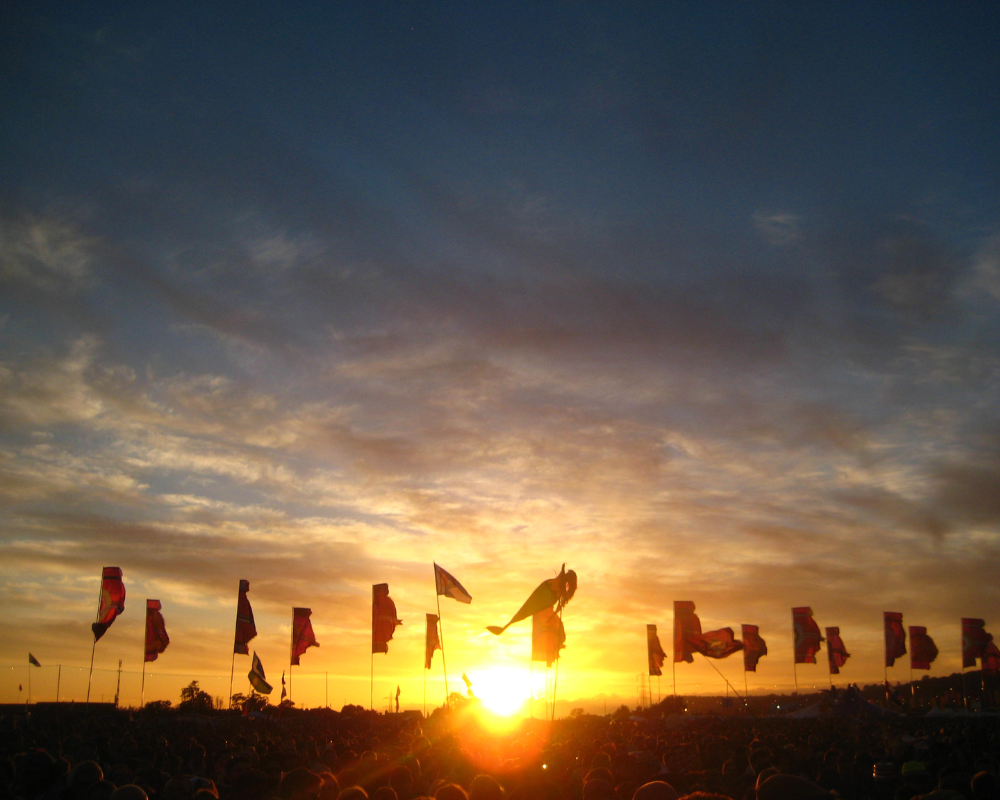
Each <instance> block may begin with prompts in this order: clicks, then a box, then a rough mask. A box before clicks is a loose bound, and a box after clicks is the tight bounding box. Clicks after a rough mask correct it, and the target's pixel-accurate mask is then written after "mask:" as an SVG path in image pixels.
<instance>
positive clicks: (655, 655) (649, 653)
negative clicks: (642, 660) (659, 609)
mask: <svg viewBox="0 0 1000 800" xmlns="http://www.w3.org/2000/svg"><path fill="white" fill-rule="evenodd" d="M666 658H667V654H666V653H664V652H663V647H662V646H661V645H660V637H659V636H657V634H656V626H655V625H647V626H646V661H647V662H648V663H649V674H650V675H662V674H663V662H664V661H665V660H666Z"/></svg>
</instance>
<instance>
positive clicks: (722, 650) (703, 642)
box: [689, 628, 743, 658]
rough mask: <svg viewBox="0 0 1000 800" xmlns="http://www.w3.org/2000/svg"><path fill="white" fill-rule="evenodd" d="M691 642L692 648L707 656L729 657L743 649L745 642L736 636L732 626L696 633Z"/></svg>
mask: <svg viewBox="0 0 1000 800" xmlns="http://www.w3.org/2000/svg"><path fill="white" fill-rule="evenodd" d="M689 643H690V645H691V647H692V649H694V650H695V651H696V652H698V653H701V654H702V655H703V656H705V657H706V658H727V657H728V656H731V655H732V654H733V653H738V652H739V651H740V650H742V649H743V642H741V641H740V640H739V639H737V638H736V634H734V633H733V629H732V628H719V630H717V631H706V632H705V633H702V634H698V635H694V636H692V637H691V638H690V640H689Z"/></svg>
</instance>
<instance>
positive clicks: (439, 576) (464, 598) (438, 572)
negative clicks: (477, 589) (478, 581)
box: [434, 563, 472, 603]
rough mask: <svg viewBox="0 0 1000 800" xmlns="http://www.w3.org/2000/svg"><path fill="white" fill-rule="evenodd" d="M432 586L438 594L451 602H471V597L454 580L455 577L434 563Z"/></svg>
mask: <svg viewBox="0 0 1000 800" xmlns="http://www.w3.org/2000/svg"><path fill="white" fill-rule="evenodd" d="M434 585H435V588H436V589H437V593H438V594H443V595H444V596H445V597H450V598H451V599H452V600H458V602H459V603H471V602H472V595H470V594H469V593H468V592H467V591H465V587H464V586H462V584H460V583H459V582H458V581H457V580H456V579H455V576H454V575H452V574H451V573H449V572H448V571H447V570H444V569H442V568H441V567H439V566H438V565H437V564H436V563H435V564H434Z"/></svg>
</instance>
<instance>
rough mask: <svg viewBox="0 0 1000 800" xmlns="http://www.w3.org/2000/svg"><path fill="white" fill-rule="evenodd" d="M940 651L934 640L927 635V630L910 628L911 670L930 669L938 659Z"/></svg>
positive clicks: (915, 626)
mask: <svg viewBox="0 0 1000 800" xmlns="http://www.w3.org/2000/svg"><path fill="white" fill-rule="evenodd" d="M937 655H938V649H937V645H935V644H934V640H933V639H932V638H931V637H930V636H928V635H927V628H924V627H922V626H919V625H911V626H910V669H930V668H931V663H932V662H933V661H934V659H935V658H937Z"/></svg>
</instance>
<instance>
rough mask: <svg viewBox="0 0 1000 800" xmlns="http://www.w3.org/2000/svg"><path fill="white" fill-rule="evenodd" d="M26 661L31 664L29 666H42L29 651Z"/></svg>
mask: <svg viewBox="0 0 1000 800" xmlns="http://www.w3.org/2000/svg"><path fill="white" fill-rule="evenodd" d="M28 663H29V664H31V666H33V667H40V666H42V665H41V664H39V663H38V659H37V658H35V657H34V656H33V655H31V653H28Z"/></svg>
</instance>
